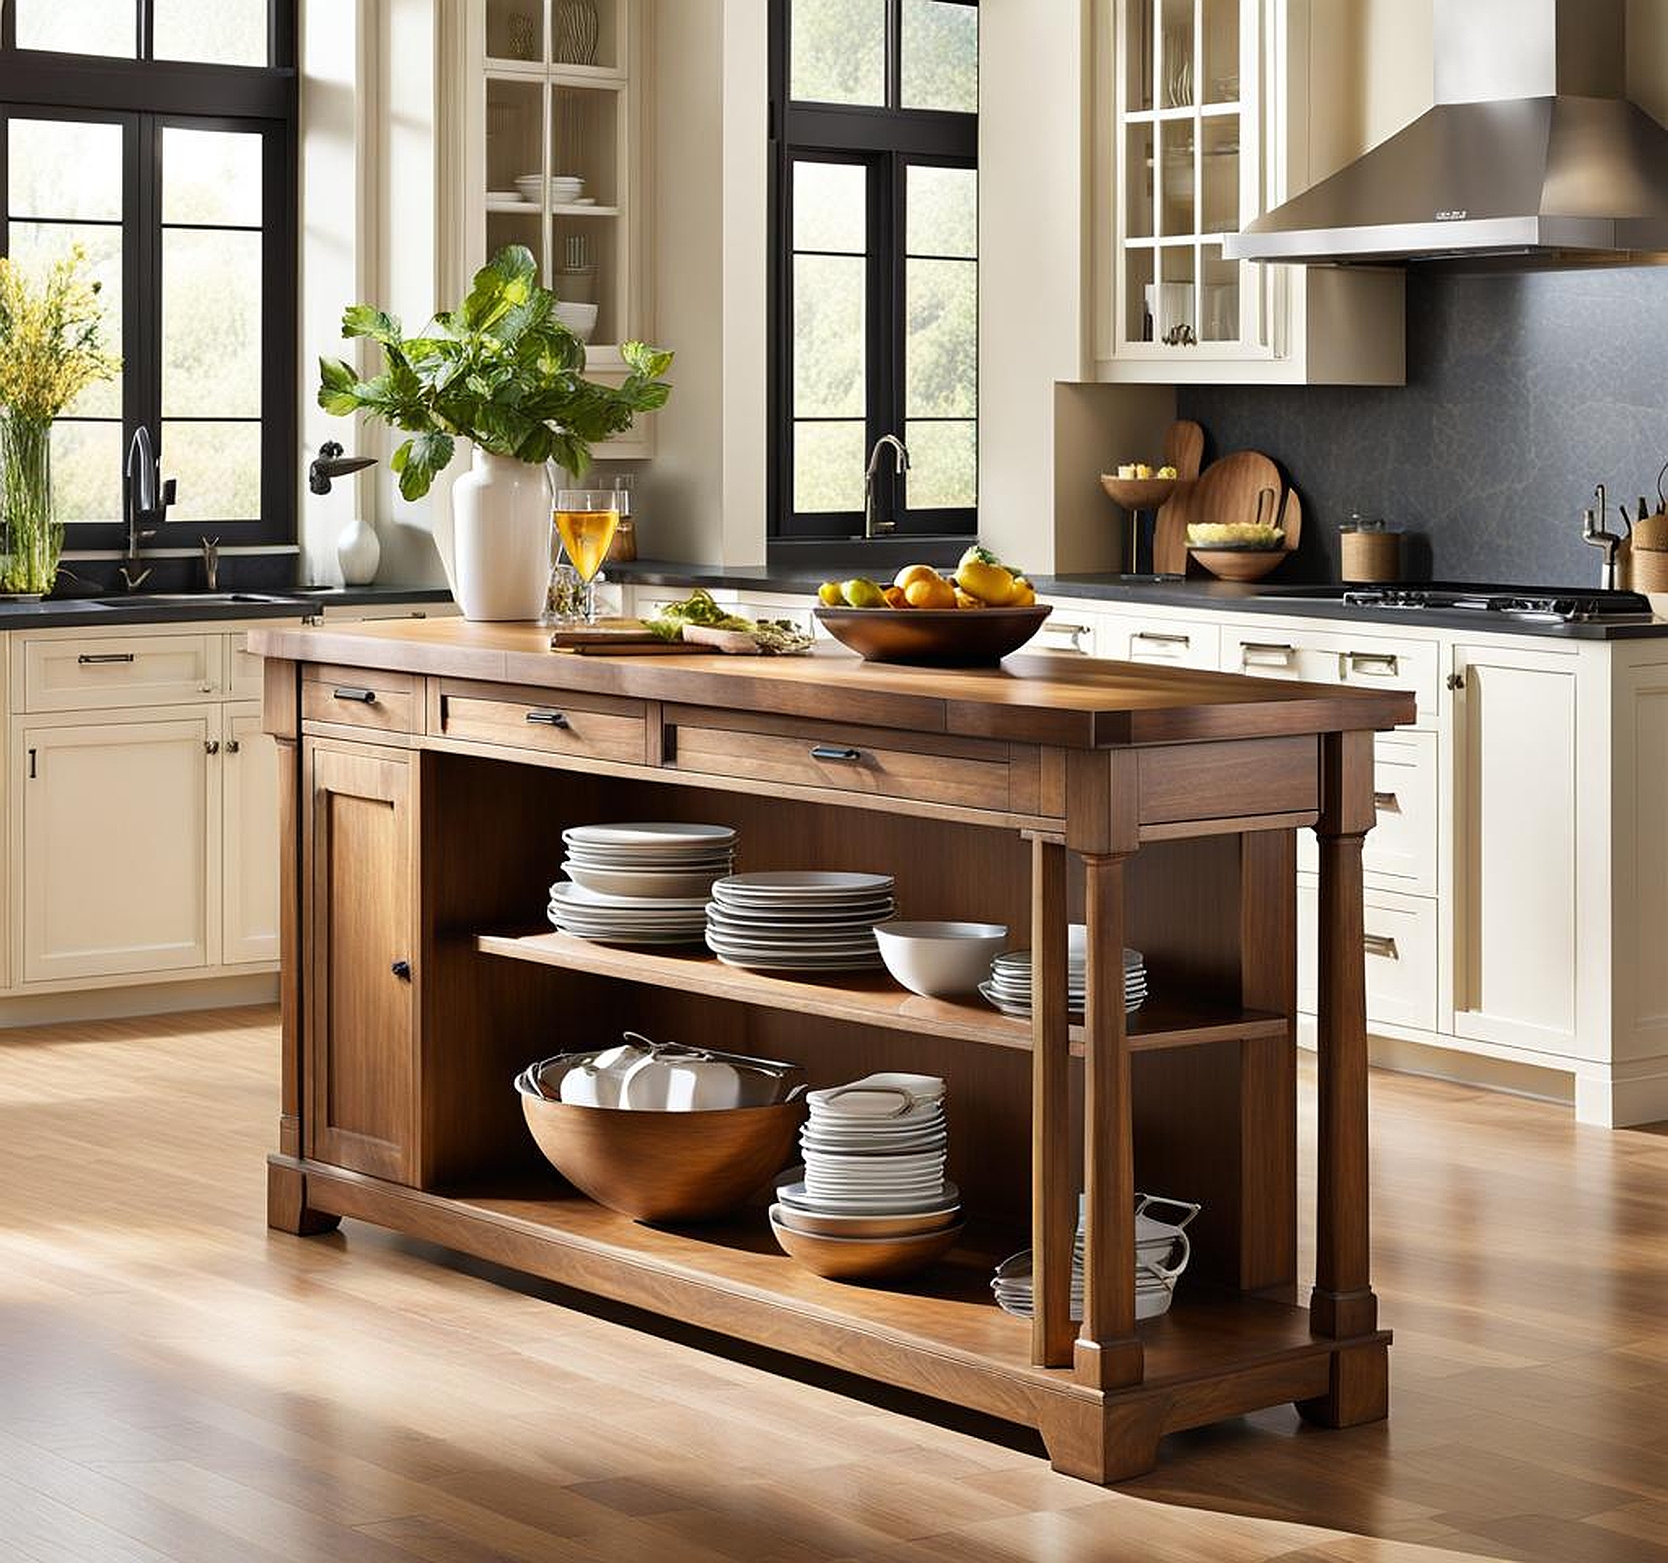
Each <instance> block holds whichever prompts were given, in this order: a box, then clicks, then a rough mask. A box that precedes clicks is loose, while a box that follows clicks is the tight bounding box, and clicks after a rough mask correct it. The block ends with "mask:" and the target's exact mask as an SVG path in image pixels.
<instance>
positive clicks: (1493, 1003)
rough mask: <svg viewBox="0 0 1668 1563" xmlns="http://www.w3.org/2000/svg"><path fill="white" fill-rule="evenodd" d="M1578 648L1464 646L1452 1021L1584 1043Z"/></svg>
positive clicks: (1511, 1039)
mask: <svg viewBox="0 0 1668 1563" xmlns="http://www.w3.org/2000/svg"><path fill="white" fill-rule="evenodd" d="M1577 666H1578V664H1577V661H1576V659H1575V658H1574V657H1573V656H1558V655H1554V654H1550V653H1546V652H1537V651H1516V650H1499V649H1495V648H1492V647H1490V648H1481V647H1477V648H1472V647H1466V646H1456V647H1455V648H1454V672H1455V675H1456V683H1457V684H1458V686H1459V687H1458V688H1457V689H1456V691H1455V695H1454V793H1455V799H1454V804H1455V807H1454V815H1455V818H1454V829H1455V840H1454V946H1455V948H1454V1031H1455V1033H1456V1034H1457V1035H1459V1036H1462V1037H1472V1038H1475V1039H1477V1040H1478V1041H1483V1042H1493V1043H1499V1044H1505V1045H1508V1046H1515V1047H1522V1048H1530V1049H1534V1050H1536V1051H1540V1052H1549V1053H1557V1054H1564V1055H1569V1054H1571V1053H1574V1052H1576V1051H1577V1043H1576V1013H1577V1012H1576V999H1577V994H1576V979H1577V968H1578V963H1579V951H1578V946H1577V927H1576V896H1577V862H1576V823H1577V813H1578V810H1579V807H1580V804H1579V802H1578V799H1577V787H1576V764H1577V752H1576V744H1577V725H1576V714H1577V704H1576V691H1577Z"/></svg>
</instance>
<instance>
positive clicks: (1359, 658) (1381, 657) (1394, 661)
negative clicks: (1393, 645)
mask: <svg viewBox="0 0 1668 1563" xmlns="http://www.w3.org/2000/svg"><path fill="white" fill-rule="evenodd" d="M1344 656H1345V658H1346V659H1347V660H1348V662H1349V666H1350V670H1351V671H1352V672H1355V673H1383V674H1384V675H1385V676H1386V677H1388V678H1394V677H1395V676H1396V674H1397V672H1398V671H1400V669H1401V665H1402V659H1401V658H1400V657H1398V656H1396V655H1395V654H1394V653H1392V652H1388V651H1346V652H1345V653H1344Z"/></svg>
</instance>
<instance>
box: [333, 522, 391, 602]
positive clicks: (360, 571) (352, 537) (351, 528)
mask: <svg viewBox="0 0 1668 1563" xmlns="http://www.w3.org/2000/svg"><path fill="white" fill-rule="evenodd" d="M336 559H337V562H338V563H339V564H340V565H341V567H342V584H343V585H344V586H369V585H370V584H371V582H372V581H374V580H375V579H376V567H377V566H378V565H379V564H381V563H382V544H381V542H379V541H378V539H377V535H376V528H375V527H373V526H372V525H371V523H370V522H369V521H367V520H365V518H364V517H363V516H355V517H354V518H353V519H352V520H351V521H349V522H348V524H347V525H346V526H345V527H343V528H342V535H341V536H340V537H338V538H337V539H336Z"/></svg>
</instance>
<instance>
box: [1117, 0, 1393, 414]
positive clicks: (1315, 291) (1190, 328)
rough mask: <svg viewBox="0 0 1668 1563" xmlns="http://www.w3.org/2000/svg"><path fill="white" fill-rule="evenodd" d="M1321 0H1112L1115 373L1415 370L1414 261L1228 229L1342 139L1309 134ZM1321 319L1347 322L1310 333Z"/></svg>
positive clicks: (1211, 377) (1344, 374)
mask: <svg viewBox="0 0 1668 1563" xmlns="http://www.w3.org/2000/svg"><path fill="white" fill-rule="evenodd" d="M1322 3H1327V0H1322ZM1309 11H1310V0H1101V3H1100V5H1099V7H1098V10H1097V20H1096V30H1095V49H1096V54H1097V72H1096V98H1097V104H1098V107H1097V113H1096V117H1097V122H1098V126H1097V128H1098V140H1099V145H1098V147H1097V152H1096V181H1095V183H1096V189H1097V191H1099V192H1101V197H1102V198H1101V201H1100V209H1099V211H1098V213H1097V222H1096V228H1097V235H1096V237H1097V245H1096V251H1097V253H1096V259H1095V270H1094V278H1095V286H1096V287H1097V289H1098V291H1099V297H1098V298H1097V300H1096V306H1097V307H1096V310H1095V318H1096V337H1097V342H1096V354H1095V356H1096V359H1097V364H1098V374H1099V378H1101V379H1103V380H1139V381H1160V382H1165V381H1176V382H1193V383H1199V382H1211V381H1224V382H1230V383H1232V382H1244V383H1255V382H1258V381H1263V382H1279V383H1303V382H1305V381H1321V380H1338V381H1344V382H1349V383H1363V384H1383V383H1391V384H1394V383H1400V381H1401V379H1402V377H1403V368H1402V357H1401V349H1400V343H1401V338H1402V332H1403V315H1402V306H1401V296H1402V284H1401V278H1400V275H1399V274H1397V273H1388V272H1383V271H1368V272H1355V273H1351V272H1346V271H1344V270H1341V269H1339V268H1332V267H1309V268H1305V267H1288V266H1267V265H1260V264H1257V263H1254V262H1250V261H1235V260H1230V259H1228V258H1227V257H1226V256H1225V255H1224V253H1223V239H1224V238H1225V237H1226V236H1227V235H1229V234H1233V233H1237V232H1238V231H1239V229H1240V228H1241V227H1242V226H1243V225H1244V224H1245V223H1247V222H1249V221H1250V220H1251V219H1252V218H1253V217H1256V216H1257V215H1259V214H1260V213H1262V212H1264V211H1267V210H1268V209H1269V208H1270V207H1272V206H1275V205H1277V204H1279V202H1281V201H1283V200H1285V199H1286V197H1287V194H1288V192H1295V190H1297V189H1301V188H1303V186H1304V185H1306V184H1307V183H1308V182H1309V180H1308V170H1309V168H1310V167H1311V166H1312V164H1313V163H1314V162H1315V161H1316V159H1315V157H1313V156H1312V154H1317V153H1318V154H1319V156H1320V159H1321V160H1322V161H1324V158H1325V157H1326V156H1327V155H1328V154H1329V153H1330V152H1331V151H1332V149H1331V148H1317V147H1314V146H1311V145H1309V144H1308V143H1307V142H1299V141H1298V139H1297V132H1298V131H1299V130H1301V133H1302V135H1303V136H1304V137H1307V136H1310V135H1313V134H1316V133H1318V127H1316V126H1315V125H1313V124H1312V123H1311V122H1310V119H1309V116H1308V114H1307V112H1306V109H1307V105H1308V103H1309V99H1310V94H1309V82H1308V75H1309V72H1310V71H1311V70H1313V69H1316V68H1319V67H1320V66H1321V61H1320V60H1319V58H1318V57H1317V54H1316V50H1315V46H1314V40H1313V38H1312V36H1311V30H1310V25H1309V21H1310V17H1309ZM1346 66H1347V62H1345V61H1342V60H1339V59H1336V58H1333V59H1330V60H1328V61H1327V62H1326V67H1325V68H1342V67H1346ZM1312 308H1313V311H1314V316H1315V318H1311V309H1312ZM1323 322H1324V329H1326V330H1327V331H1329V332H1332V333H1341V336H1338V337H1337V339H1335V340H1331V341H1329V342H1327V343H1325V344H1319V343H1313V344H1312V341H1311V339H1312V337H1313V335H1314V333H1316V332H1317V331H1319V330H1321V329H1322V328H1323ZM1311 345H1315V346H1316V347H1317V348H1318V350H1317V351H1315V352H1311V351H1310V348H1311Z"/></svg>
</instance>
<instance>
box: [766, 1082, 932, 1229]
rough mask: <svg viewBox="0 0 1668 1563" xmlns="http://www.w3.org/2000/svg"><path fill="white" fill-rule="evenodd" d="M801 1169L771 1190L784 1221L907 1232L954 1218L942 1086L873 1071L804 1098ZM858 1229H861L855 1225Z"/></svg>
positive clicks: (806, 1225) (789, 1224) (810, 1226)
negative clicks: (805, 1115)
mask: <svg viewBox="0 0 1668 1563" xmlns="http://www.w3.org/2000/svg"><path fill="white" fill-rule="evenodd" d="M806 1102H807V1104H808V1106H809V1109H810V1117H809V1119H808V1120H807V1122H806V1124H805V1127H804V1128H803V1129H802V1130H800V1136H799V1140H800V1146H801V1148H802V1150H803V1151H804V1154H805V1165H804V1167H803V1168H795V1169H794V1170H793V1171H791V1172H789V1173H788V1174H787V1176H788V1177H789V1178H790V1179H791V1180H792V1181H790V1182H787V1183H784V1184H783V1185H782V1186H781V1187H780V1188H778V1189H777V1191H776V1197H777V1199H778V1200H779V1202H780V1206H779V1210H778V1216H777V1219H778V1220H779V1221H780V1222H781V1223H782V1225H784V1226H786V1227H788V1228H790V1229H792V1230H794V1231H800V1232H808V1233H813V1234H817V1235H820V1236H846V1235H853V1236H857V1235H861V1236H863V1237H867V1238H888V1237H913V1236H918V1235H920V1234H922V1233H926V1232H935V1231H940V1230H942V1229H943V1228H945V1227H949V1226H954V1225H955V1224H956V1222H957V1221H958V1220H960V1212H961V1204H960V1201H961V1191H960V1190H959V1189H958V1188H957V1187H956V1186H955V1184H954V1183H951V1182H950V1181H949V1180H948V1179H946V1178H945V1176H944V1161H945V1155H946V1147H947V1146H948V1144H949V1139H950V1136H949V1131H948V1129H947V1127H946V1122H945V1117H944V1082H943V1081H942V1080H939V1079H936V1078H934V1077H933V1076H930V1075H905V1074H877V1075H868V1076H866V1077H865V1078H864V1079H862V1080H855V1081H853V1082H852V1083H851V1084H849V1085H842V1086H836V1087H834V1088H833V1089H831V1090H827V1091H813V1092H811V1094H810V1095H809V1096H808V1097H807V1098H806ZM858 1227H861V1231H860V1232H859V1231H857V1230H856V1228H858Z"/></svg>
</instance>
